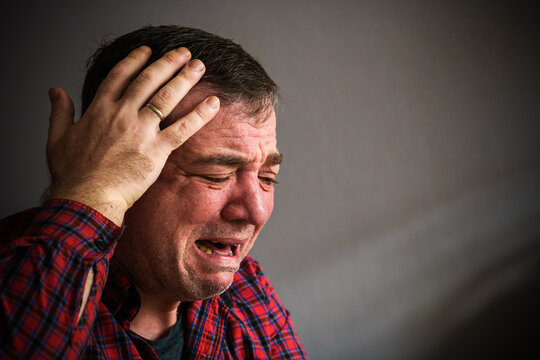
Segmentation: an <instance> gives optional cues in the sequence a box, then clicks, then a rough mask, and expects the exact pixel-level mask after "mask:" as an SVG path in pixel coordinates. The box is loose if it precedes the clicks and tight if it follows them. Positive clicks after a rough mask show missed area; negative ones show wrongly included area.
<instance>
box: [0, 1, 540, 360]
mask: <svg viewBox="0 0 540 360" xmlns="http://www.w3.org/2000/svg"><path fill="white" fill-rule="evenodd" d="M536 4H537V2H536V3H534V2H530V3H527V2H509V1H507V2H498V1H489V2H487V1H475V2H469V1H333V2H330V1H320V0H317V1H315V0H313V1H226V2H225V1H205V0H197V1H160V2H147V1H140V0H137V1H135V0H130V1H102V0H94V1H48V2H33V3H32V2H8V3H6V4H4V5H3V11H2V13H1V15H0V17H1V18H0V19H1V22H0V27H1V34H2V48H3V49H2V57H1V66H0V71H1V79H2V86H1V88H2V96H1V97H0V103H1V109H2V114H3V116H2V121H0V131H1V142H0V149H1V154H2V156H1V160H0V161H1V165H0V166H1V169H2V177H1V179H2V180H1V181H2V182H1V186H0V191H1V194H0V197H1V199H2V201H1V208H0V217H3V216H6V215H8V214H10V213H13V212H15V211H20V210H23V209H25V208H28V207H32V206H35V205H36V204H37V203H38V201H39V197H40V194H41V192H42V190H43V189H44V188H45V186H46V184H47V171H46V165H45V154H44V148H45V140H46V134H47V126H48V120H47V119H48V111H49V105H48V98H47V89H48V88H49V87H52V86H61V87H64V88H65V89H66V90H67V91H68V92H69V93H70V94H71V95H72V97H73V98H74V100H76V105H77V106H78V104H79V101H78V97H79V93H80V88H81V85H82V80H83V77H84V74H85V62H86V59H87V58H88V57H89V56H90V55H91V54H92V53H93V51H94V50H95V49H96V48H97V46H98V43H99V42H100V41H101V40H102V39H104V38H108V39H111V38H114V37H116V36H118V35H122V34H124V33H126V32H129V31H131V30H135V29H137V28H139V27H141V26H144V25H150V24H151V25H160V24H179V25H188V26H194V27H199V28H202V29H205V30H207V31H210V32H215V33H218V34H220V35H222V36H224V37H227V38H232V39H233V40H235V41H236V42H238V43H240V44H241V45H242V46H243V47H244V48H245V49H246V50H248V51H249V52H251V53H252V54H253V55H254V56H255V57H256V58H257V59H259V60H260V62H261V63H262V64H263V66H264V67H265V68H266V69H267V71H268V72H269V74H270V75H271V77H273V79H274V80H275V81H276V82H277V83H278V85H279V86H280V88H281V103H280V105H279V107H278V111H277V113H278V144H279V147H280V149H281V150H282V151H283V153H284V154H285V161H284V165H283V166H282V172H281V174H280V179H279V180H280V184H279V185H278V186H277V193H276V205H275V211H274V215H273V217H272V219H271V220H270V222H269V224H268V225H267V228H266V229H265V230H264V231H263V233H262V234H261V236H260V237H259V240H258V242H257V244H256V245H255V248H254V250H253V254H254V255H255V256H256V257H257V258H258V259H259V261H260V262H261V263H262V265H263V267H264V269H265V272H266V274H267V276H268V277H269V278H270V279H271V280H272V282H273V284H274V286H275V287H276V289H277V291H278V294H279V295H280V297H281V299H282V301H283V302H284V304H285V305H286V306H287V307H288V308H289V310H290V311H291V312H292V316H293V321H294V322H295V325H296V330H297V332H298V334H299V336H300V338H301V339H302V341H303V343H304V345H305V347H306V350H307V353H308V355H309V356H310V358H311V359H468V358H475V359H478V358H489V357H498V358H501V357H505V358H512V359H520V358H523V359H525V358H527V359H532V358H540V340H539V339H540V329H539V326H538V324H539V323H540V312H539V310H538V304H539V303H540V296H539V293H540V291H539V290H540V119H539V114H540V111H539V110H540V71H539V69H538V64H540V37H539V34H540V31H539V25H538V19H539V15H540V12H539V6H538V5H536Z"/></svg>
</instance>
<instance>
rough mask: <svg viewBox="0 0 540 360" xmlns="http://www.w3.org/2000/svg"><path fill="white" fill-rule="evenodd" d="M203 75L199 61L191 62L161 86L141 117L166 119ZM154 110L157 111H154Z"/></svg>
mask: <svg viewBox="0 0 540 360" xmlns="http://www.w3.org/2000/svg"><path fill="white" fill-rule="evenodd" d="M203 74H204V64H203V63H202V62H201V61H200V60H197V59H195V60H191V61H190V62H189V64H188V65H187V66H184V68H183V69H182V71H180V73H179V74H178V75H176V76H175V77H174V78H173V79H171V80H170V81H169V82H168V83H167V84H166V85H165V86H163V87H162V88H161V89H160V90H159V91H158V92H157V93H156V94H155V95H154V96H153V97H152V99H150V101H149V104H150V105H148V106H145V107H144V108H142V109H141V115H143V116H156V115H157V117H160V118H161V116H160V113H161V115H162V116H163V117H167V115H169V114H170V113H171V111H172V110H173V109H174V108H175V107H176V105H178V103H179V102H180V101H181V100H182V99H183V98H184V96H185V95H186V94H187V93H188V92H189V90H191V88H192V87H193V86H195V84H196V83H197V82H198V81H199V80H200V79H201V77H202V76H203ZM156 108H157V109H159V111H156Z"/></svg>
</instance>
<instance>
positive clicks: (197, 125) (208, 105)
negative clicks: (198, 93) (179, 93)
mask: <svg viewBox="0 0 540 360" xmlns="http://www.w3.org/2000/svg"><path fill="white" fill-rule="evenodd" d="M218 111H219V99H218V98H217V97H216V96H210V97H208V98H206V99H205V100H204V101H203V102H202V103H200V104H199V105H197V107H196V108H195V109H194V110H193V111H192V112H190V113H189V114H187V115H186V116H184V117H182V118H180V119H178V120H176V121H175V122H174V123H172V124H171V125H170V126H169V127H167V128H166V129H164V130H163V131H161V132H160V133H159V136H161V137H162V138H163V140H164V141H166V142H167V143H169V144H170V146H171V151H173V150H174V149H176V148H177V147H179V146H180V145H182V144H183V143H185V142H186V140H187V139H189V138H190V137H191V136H192V135H193V134H195V133H196V132H197V131H199V130H200V129H201V128H202V127H203V126H204V125H205V124H206V123H208V122H209V121H210V120H212V118H214V116H215V115H216V114H217V112H218Z"/></svg>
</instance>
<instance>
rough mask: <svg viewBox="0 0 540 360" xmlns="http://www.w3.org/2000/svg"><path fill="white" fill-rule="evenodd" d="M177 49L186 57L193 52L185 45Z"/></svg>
mask: <svg viewBox="0 0 540 360" xmlns="http://www.w3.org/2000/svg"><path fill="white" fill-rule="evenodd" d="M176 51H178V53H180V55H182V56H185V57H190V56H191V52H190V51H189V50H188V49H187V48H185V47H181V48H178V49H176Z"/></svg>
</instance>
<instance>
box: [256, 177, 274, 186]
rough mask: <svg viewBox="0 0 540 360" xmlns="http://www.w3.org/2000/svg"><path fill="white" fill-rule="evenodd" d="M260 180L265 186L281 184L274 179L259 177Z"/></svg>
mask: <svg viewBox="0 0 540 360" xmlns="http://www.w3.org/2000/svg"><path fill="white" fill-rule="evenodd" d="M259 179H261V181H262V182H264V183H265V184H268V185H271V184H279V182H278V181H277V180H276V179H273V178H269V177H264V176H259Z"/></svg>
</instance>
